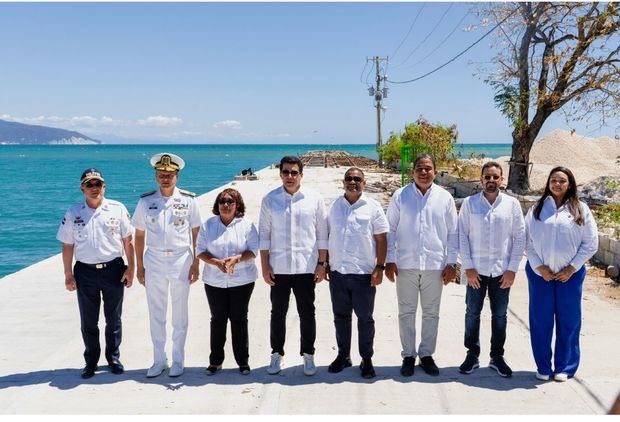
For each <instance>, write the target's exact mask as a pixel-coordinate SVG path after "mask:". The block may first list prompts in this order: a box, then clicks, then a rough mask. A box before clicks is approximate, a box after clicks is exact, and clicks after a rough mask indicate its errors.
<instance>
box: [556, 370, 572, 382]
mask: <svg viewBox="0 0 620 422" xmlns="http://www.w3.org/2000/svg"><path fill="white" fill-rule="evenodd" d="M553 379H554V380H556V381H557V382H564V381H566V380H568V374H565V373H563V372H560V373H559V374H555V375H554V376H553Z"/></svg>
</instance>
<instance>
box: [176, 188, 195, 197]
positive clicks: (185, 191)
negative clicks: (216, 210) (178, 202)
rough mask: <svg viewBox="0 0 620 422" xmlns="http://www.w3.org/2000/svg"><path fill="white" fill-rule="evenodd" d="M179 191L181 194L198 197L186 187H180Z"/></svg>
mask: <svg viewBox="0 0 620 422" xmlns="http://www.w3.org/2000/svg"><path fill="white" fill-rule="evenodd" d="M179 192H181V195H187V196H191V197H192V198H194V197H196V194H195V193H194V192H190V191H188V190H185V189H179Z"/></svg>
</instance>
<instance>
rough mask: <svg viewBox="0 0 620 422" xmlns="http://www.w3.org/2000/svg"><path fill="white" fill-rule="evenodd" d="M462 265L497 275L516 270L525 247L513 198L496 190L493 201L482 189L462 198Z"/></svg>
mask: <svg viewBox="0 0 620 422" xmlns="http://www.w3.org/2000/svg"><path fill="white" fill-rule="evenodd" d="M459 245H460V247H459V250H460V253H461V260H462V261H463V269H465V270H467V269H471V268H474V269H475V270H476V271H478V274H480V275H484V276H487V277H497V276H499V275H502V274H504V272H505V271H507V270H509V271H514V272H517V270H518V269H519V263H520V262H521V259H523V251H524V250H525V223H524V220H523V212H522V211H521V205H520V204H519V201H518V200H517V199H516V198H513V197H512V196H509V195H506V194H505V193H501V192H500V193H499V195H498V196H497V198H496V199H495V201H494V202H493V204H490V203H489V201H488V200H487V199H486V197H485V196H484V193H483V192H480V193H477V194H475V195H472V196H470V197H468V198H465V200H464V201H463V204H462V205H461V211H460V213H459Z"/></svg>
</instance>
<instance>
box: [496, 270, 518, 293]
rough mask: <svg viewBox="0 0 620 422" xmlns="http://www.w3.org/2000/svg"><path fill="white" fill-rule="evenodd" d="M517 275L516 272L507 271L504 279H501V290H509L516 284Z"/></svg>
mask: <svg viewBox="0 0 620 422" xmlns="http://www.w3.org/2000/svg"><path fill="white" fill-rule="evenodd" d="M515 275H516V273H515V272H514V271H506V272H505V273H504V275H502V278H500V279H499V282H500V285H499V288H500V289H508V288H510V287H512V285H513V284H514V282H515Z"/></svg>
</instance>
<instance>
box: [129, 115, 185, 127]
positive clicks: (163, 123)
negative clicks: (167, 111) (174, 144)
mask: <svg viewBox="0 0 620 422" xmlns="http://www.w3.org/2000/svg"><path fill="white" fill-rule="evenodd" d="M181 123H183V119H181V118H179V117H167V116H149V117H147V118H146V119H142V120H138V124H139V125H140V126H155V127H171V126H178V125H180V124H181Z"/></svg>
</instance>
